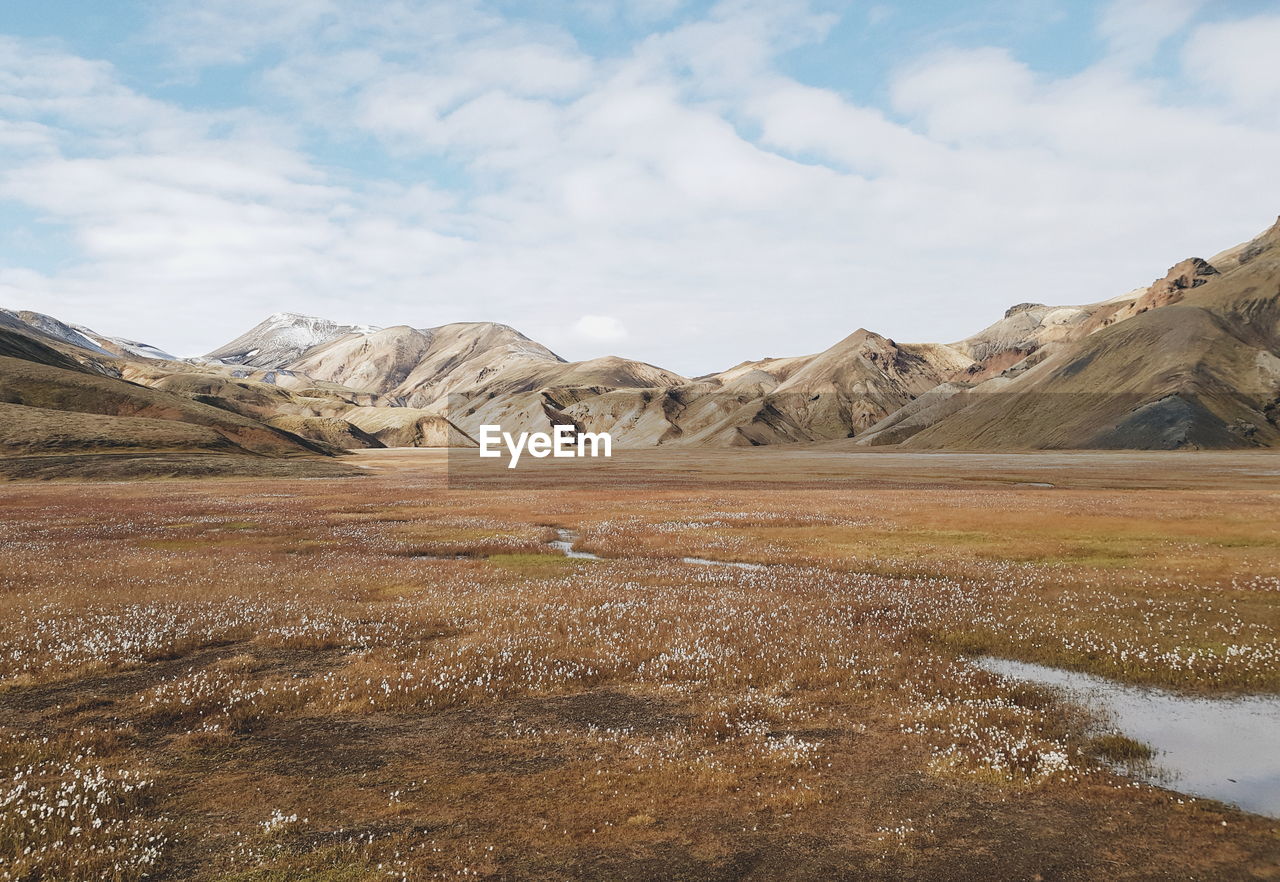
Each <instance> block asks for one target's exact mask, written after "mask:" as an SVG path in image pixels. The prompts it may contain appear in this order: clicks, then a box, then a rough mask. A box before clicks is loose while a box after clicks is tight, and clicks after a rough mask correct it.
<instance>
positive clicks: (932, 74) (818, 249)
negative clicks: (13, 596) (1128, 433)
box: [0, 0, 1280, 376]
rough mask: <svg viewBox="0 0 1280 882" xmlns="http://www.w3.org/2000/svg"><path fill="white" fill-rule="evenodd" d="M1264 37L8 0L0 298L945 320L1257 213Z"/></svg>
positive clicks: (335, 310)
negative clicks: (9, 0)
mask: <svg viewBox="0 0 1280 882" xmlns="http://www.w3.org/2000/svg"><path fill="white" fill-rule="evenodd" d="M1276 46H1280V2H1276V0H1257V2H1254V0H1216V2H1202V0H1103V2H1087V0H1085V2H1048V0H988V2H969V3H966V2H955V0H915V2H909V3H906V2H904V3H887V2H850V0H723V2H693V0H631V2H620V0H562V2H551V0H383V2H378V3H368V2H360V0H163V2H162V0H116V2H112V3H101V2H100V0H42V2H39V3H36V2H26V0H11V2H7V3H4V4H2V5H0V306H7V307H9V308H13V309H33V310H37V311H40V312H45V313H49V314H51V315H54V316H56V317H58V318H61V319H63V320H65V321H70V322H75V323H78V324H83V325H87V326H89V327H92V328H94V329H95V330H97V331H99V332H101V333H104V334H109V335H115V336H124V337H129V338H132V339H138V340H142V341H144V342H147V343H151V344H154V345H157V346H160V347H161V348H163V349H166V350H168V351H170V352H174V353H177V354H179V355H197V354H201V353H203V352H207V351H209V350H212V349H214V348H216V347H217V346H219V345H221V344H222V343H224V342H226V341H228V340H230V339H231V338H233V337H235V336H237V335H238V334H240V333H241V332H243V331H244V330H246V329H248V328H249V327H251V326H252V325H254V324H256V323H257V322H259V321H261V320H262V319H263V318H265V317H266V316H267V315H268V314H270V313H274V312H281V311H289V312H300V313H305V314H308V315H319V316H324V317H327V318H331V319H335V320H338V321H343V322H349V323H352V324H362V323H363V324H375V325H381V326H391V325H400V324H407V325H411V326H413V327H430V326H435V325H440V324H444V323H447V322H453V321H497V322H502V323H505V324H509V325H511V326H513V327H515V328H518V329H519V330H521V331H522V332H524V333H525V334H527V335H529V336H530V337H533V338H534V339H536V340H538V341H540V342H542V343H544V344H546V345H548V346H550V347H551V348H552V349H554V350H555V351H557V352H559V353H560V354H561V355H563V356H564V357H566V358H569V359H583V358H592V357H596V356H600V355H606V354H616V355H623V356H626V357H630V358H637V359H640V360H643V361H648V362H651V363H654V364H658V365H661V366H663V367H666V368H668V369H671V370H675V371H678V372H681V373H684V374H686V375H688V376H693V375H697V374H700V373H706V372H710V371H713V370H718V369H723V368H725V367H728V366H730V365H733V364H736V363H738V362H741V361H744V360H747V359H756V358H762V357H766V356H782V355H799V354H804V353H809V352H816V351H820V350H822V349H825V348H826V347H827V346H830V345H831V344H833V343H835V342H836V341H838V340H840V339H842V338H843V337H845V336H847V335H848V334H850V333H852V332H853V331H854V330H856V329H858V328H867V329H870V330H873V331H876V332H878V333H881V334H884V335H886V336H888V337H891V338H893V339H895V340H897V341H899V342H923V341H937V342H947V341H953V340H958V339H961V338H963V337H966V336H968V335H969V334H972V333H974V332H975V331H977V330H979V329H980V328H982V327H984V326H985V325H987V324H990V323H991V322H992V321H994V320H995V319H997V318H999V317H1000V315H1002V314H1003V311H1004V310H1005V309H1006V308H1007V307H1008V306H1010V305H1012V304H1015V303H1020V302H1026V301H1032V302H1042V303H1055V304H1057V303H1061V304H1068V303H1083V302H1093V301H1097V300H1103V299H1107V298H1109V297H1113V296H1116V295H1119V294H1123V293H1124V292H1126V291H1128V290H1130V289H1132V288H1135V287H1137V286H1140V285H1146V284H1149V283H1150V282H1151V281H1152V280H1154V279H1156V278H1159V277H1160V276H1162V275H1163V274H1164V272H1165V270H1166V268H1167V267H1169V266H1171V265H1172V264H1173V263H1175V262H1177V261H1178V260H1181V259H1183V258H1185V257H1189V256H1192V255H1196V256H1203V257H1208V256H1210V255H1212V254H1213V253H1214V252H1216V251H1219V250H1222V249H1224V248H1227V247H1229V246H1231V245H1234V244H1237V243H1239V242H1242V241H1245V240H1247V239H1249V238H1251V237H1252V236H1253V235H1255V234H1256V233H1258V232H1259V231H1261V230H1262V229H1264V228H1266V227H1267V226H1269V225H1270V224H1271V223H1272V222H1273V221H1274V220H1275V219H1276V216H1277V214H1278V213H1280V163H1278V162H1277V157H1280V52H1277V51H1276V48H1275V47H1276Z"/></svg>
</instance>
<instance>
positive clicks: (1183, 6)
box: [1098, 0, 1208, 65]
mask: <svg viewBox="0 0 1280 882" xmlns="http://www.w3.org/2000/svg"><path fill="white" fill-rule="evenodd" d="M1207 2H1208V0H1112V2H1111V4H1110V5H1109V6H1107V7H1106V9H1105V10H1104V11H1103V13H1102V18H1101V20H1100V21H1099V22H1098V31H1099V33H1100V34H1101V35H1102V37H1103V39H1104V40H1106V41H1107V48H1108V50H1109V53H1110V57H1111V59H1110V60H1112V61H1115V62H1119V63H1121V64H1126V65H1136V64H1144V63H1146V62H1148V61H1150V60H1151V58H1152V56H1154V55H1155V53H1156V51H1157V50H1159V48H1160V46H1161V45H1162V44H1163V43H1164V42H1165V41H1166V40H1168V39H1169V38H1170V37H1172V36H1173V35H1174V34H1176V33H1178V32H1179V31H1181V30H1182V29H1183V28H1184V27H1186V25H1187V23H1188V22H1189V21H1190V20H1191V18H1192V17H1193V16H1194V15H1195V14H1196V13H1197V12H1198V11H1199V10H1200V8H1201V7H1203V6H1204V5H1205V4H1206V3H1207Z"/></svg>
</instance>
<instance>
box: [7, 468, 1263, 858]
mask: <svg viewBox="0 0 1280 882" xmlns="http://www.w3.org/2000/svg"><path fill="white" fill-rule="evenodd" d="M745 455H747V454H744V453H705V454H699V455H698V457H700V458H698V457H695V458H693V459H690V460H688V461H685V462H682V463H681V464H680V466H681V467H680V470H679V472H678V474H677V475H676V476H675V478H674V479H672V480H659V479H658V478H656V477H654V475H655V474H656V473H653V472H649V471H646V470H645V469H643V468H637V469H633V470H632V471H628V472H624V473H623V474H625V475H626V476H627V480H626V482H625V485H623V484H618V483H615V482H613V481H611V480H609V479H605V478H602V479H601V480H600V481H598V482H595V483H593V482H591V481H587V482H585V483H582V484H581V485H578V486H572V487H555V486H548V485H547V484H545V483H540V482H539V481H538V480H536V479H535V477H533V476H525V473H524V470H523V469H522V470H520V472H519V473H516V474H519V475H521V477H512V478H511V479H510V480H509V481H508V482H507V483H506V484H504V485H502V486H501V487H498V488H495V489H484V488H471V489H463V488H459V487H457V486H451V484H450V481H449V480H448V476H447V475H446V473H445V470H444V467H443V457H442V455H440V454H436V453H433V452H431V451H416V452H414V454H413V455H410V454H409V453H405V452H397V451H377V452H369V453H365V454H361V455H359V456H358V457H356V458H355V460H354V461H355V462H357V463H359V464H363V465H367V466H369V468H368V469H366V471H367V474H366V475H365V476H363V477H351V478H331V479H322V480H298V479H290V478H263V479H258V480H253V481H245V480H207V481H154V482H143V483H117V484H65V483H48V484H23V483H11V484H5V485H0V511H3V517H2V518H0V619H2V620H3V623H4V627H3V629H2V630H0V635H2V636H0V690H2V691H0V809H2V815H0V879H4V880H54V879H57V880H79V879H85V880H88V879H94V880H97V879H113V880H135V879H198V880H221V882H229V880H240V882H267V880H287V879H322V880H333V882H337V880H343V882H346V880H366V879H369V880H373V879H452V878H504V879H556V878H576V879H635V880H641V879H654V880H657V879H663V880H668V879H708V878H715V879H759V880H764V879H769V880H772V879H833V878H858V879H878V878H883V879H901V878H913V879H914V878H918V879H939V880H941V879H947V880H952V879H966V878H971V879H991V878H1006V879H1032V878H1046V879H1097V878H1109V879H1152V878H1169V879H1183V878H1191V877H1194V878H1201V879H1213V878H1230V879H1234V878H1269V877H1271V878H1273V877H1274V875H1273V874H1274V872H1275V867H1276V866H1277V865H1280V822H1278V821H1276V820H1275V819H1268V818H1262V817H1258V816H1254V815H1249V814H1246V813H1243V812H1241V811H1238V810H1236V809H1233V808H1231V807H1229V806H1226V805H1222V804H1219V803H1214V802H1211V801H1207V800H1198V799H1194V798H1191V797H1188V796H1185V795H1182V794H1178V793H1176V792H1173V791H1169V790H1163V789H1159V788H1154V787H1151V786H1148V785H1146V784H1140V783H1138V782H1136V781H1135V780H1134V779H1133V778H1131V777H1129V776H1127V775H1126V774H1125V773H1124V769H1123V763H1124V762H1145V761H1147V760H1148V759H1149V757H1148V755H1147V752H1146V750H1145V749H1144V747H1143V746H1142V745H1140V744H1135V743H1131V742H1129V741H1127V740H1126V739H1124V738H1123V737H1121V736H1120V735H1119V734H1118V733H1113V732H1107V731H1105V727H1103V728H1100V727H1099V726H1100V724H1099V721H1097V720H1095V719H1092V718H1091V717H1090V715H1089V712H1088V711H1087V710H1086V709H1083V708H1081V707H1079V706H1076V705H1073V704H1071V703H1069V702H1068V701H1066V700H1065V699H1063V698H1062V697H1060V696H1058V695H1056V694H1054V693H1052V692H1050V691H1046V690H1044V689H1040V688H1036V687H1032V686H1028V685H1025V684H1020V683H1017V682H1014V681H1010V680H1006V679H1002V678H999V677H997V676H994V675H992V674H989V673H986V672H984V671H982V670H980V669H978V668H977V667H975V666H974V665H972V664H971V663H970V659H971V657H972V656H974V655H975V654H984V653H985V654H995V655H1000V656H1006V657H1010V658H1018V659H1024V660H1027V661H1036V662H1043V663H1048V664H1054V665H1060V666H1065V667H1069V668H1073V669H1078V670H1083V671H1089V672H1093V673H1097V674H1102V675H1105V676H1108V677H1112V678H1115V679H1118V680H1121V681H1124V682H1129V683H1136V684H1154V685H1159V686H1162V687H1166V688H1171V689H1176V690H1181V691H1187V692H1195V693H1204V694H1222V693H1237V692H1274V691H1276V690H1277V689H1280V664H1277V662H1278V661H1280V643H1278V639H1280V636H1278V635H1280V621H1278V618H1280V614H1278V612H1277V611H1278V609H1280V607H1278V605H1277V603H1276V598H1277V592H1280V517H1277V514H1278V513H1280V470H1277V469H1276V468H1275V465H1274V458H1273V457H1270V456H1268V455H1267V454H1255V455H1248V454H1172V455H1169V456H1168V457H1165V458H1160V457H1155V456H1151V455H1148V458H1147V459H1133V458H1130V459H1123V455H1119V456H1121V458H1120V459H1117V458H1116V457H1117V455H1106V454H1091V455H1080V456H1079V457H1077V458H1074V459H1073V458H1072V457H1062V456H1060V455H1059V456H1056V457H1055V456H1045V457H1037V456H1026V457H1008V458H1004V459H1002V460H1001V464H1000V466H999V468H995V467H990V466H982V467H980V468H979V467H977V466H974V465H973V463H972V462H969V461H966V463H968V464H965V463H957V462H956V461H953V460H949V459H947V458H935V459H932V460H928V459H921V460H916V461H915V462H917V463H930V464H928V465H917V466H913V467H912V469H903V468H898V469H897V470H896V471H895V470H894V469H892V468H889V467H888V466H889V465H891V461H890V460H886V459H883V458H881V457H879V456H877V455H875V454H867V455H861V456H856V455H855V456H845V457H839V458H837V459H838V462H837V460H833V459H832V458H830V457H829V456H827V455H825V454H815V456H816V457H820V459H815V460H814V462H819V461H820V462H822V463H824V464H825V465H824V466H823V467H824V468H828V469H834V472H832V473H831V474H826V475H824V476H823V477H822V479H821V480H814V479H813V475H814V472H813V470H812V463H810V464H808V465H806V463H805V461H804V459H803V456H801V455H799V454H796V453H794V452H790V453H788V452H781V451H779V452H774V453H762V454H759V455H756V457H755V458H754V459H752V460H750V461H749V465H748V466H746V467H743V469H742V471H741V472H737V471H734V470H732V469H729V470H727V471H726V470H724V469H723V468H721V467H722V466H723V464H724V463H725V462H729V461H730V460H732V461H733V462H736V463H742V462H744V459H743V457H744V456H745ZM821 457H826V458H821ZM695 459H696V462H695ZM1152 460H1154V461H1157V462H1158V463H1159V465H1158V466H1157V467H1151V466H1150V462H1151V461H1152ZM833 462H836V463H837V464H835V465H832V463H833ZM698 463H702V467H695V466H697V464H698ZM1117 463H1118V465H1117ZM1135 463H1137V464H1139V465H1140V466H1141V467H1140V468H1138V467H1135ZM1144 463H1145V465H1143V464H1144ZM623 466H624V467H625V463H624V464H623ZM615 474H617V473H615ZM1036 484H1054V485H1055V486H1053V487H1043V486H1034V485H1036ZM1118 488H1123V489H1118ZM558 530H571V531H574V532H575V533H576V534H577V535H578V540H577V542H578V547H579V548H581V549H583V550H587V551H593V552H595V553H596V554H598V555H599V556H600V557H601V559H600V560H583V559H568V558H566V557H564V556H563V555H561V554H559V553H558V552H557V551H556V550H555V549H554V548H552V547H550V546H549V545H548V542H549V541H550V540H553V539H555V538H556V536H557V535H558V534H557V531H558ZM686 557H698V558H706V559H712V560H717V561H737V562H748V563H757V564H764V565H766V566H764V567H762V568H759V569H744V568H735V567H728V566H715V565H698V564H691V563H687V562H685V561H684V560H683V559H684V558H686ZM1117 764H1119V765H1117ZM1268 874H1272V875H1271V876H1268Z"/></svg>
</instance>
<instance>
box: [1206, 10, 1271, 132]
mask: <svg viewBox="0 0 1280 882" xmlns="http://www.w3.org/2000/svg"><path fill="white" fill-rule="evenodd" d="M1183 65H1184V67H1185V68H1186V71H1187V74H1188V76H1190V77H1191V78H1193V79H1195V80H1197V81H1199V82H1201V83H1203V84H1205V85H1206V86H1207V87H1209V88H1210V89H1211V90H1213V91H1214V92H1216V93H1217V94H1218V95H1219V96H1222V97H1225V98H1226V99H1227V100H1228V101H1230V102H1231V103H1232V104H1234V105H1235V106H1236V107H1238V108H1240V109H1242V110H1244V111H1248V112H1255V111H1256V112H1259V113H1261V114H1263V115H1264V116H1266V117H1268V118H1269V121H1270V122H1271V123H1273V124H1274V123H1277V122H1280V15H1261V16H1256V17H1254V18H1248V19H1241V20H1239V21H1225V22H1215V23H1212V24H1206V25H1202V26H1201V27H1199V28H1196V30H1195V32H1194V33H1193V34H1192V35H1191V39H1190V40H1189V41H1188V43H1187V46H1186V49H1185V52H1184V56H1183Z"/></svg>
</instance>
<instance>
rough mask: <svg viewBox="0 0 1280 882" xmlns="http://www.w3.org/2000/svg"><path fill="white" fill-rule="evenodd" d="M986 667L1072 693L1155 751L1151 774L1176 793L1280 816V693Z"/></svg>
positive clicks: (1024, 666)
mask: <svg viewBox="0 0 1280 882" xmlns="http://www.w3.org/2000/svg"><path fill="white" fill-rule="evenodd" d="M974 663H975V664H976V665H978V666H979V667H981V668H983V669H984V670H987V671H991V672H992V673H996V674H1002V675H1004V676H1006V677H1012V678H1014V679H1018V680H1027V681H1031V682H1034V683H1040V684H1042V685H1045V686H1052V687H1057V688H1059V689H1063V690H1065V691H1066V692H1067V693H1069V694H1070V695H1071V696H1072V697H1073V698H1075V699H1077V700H1079V701H1081V702H1083V703H1085V704H1087V705H1089V706H1090V707H1093V708H1095V709H1097V710H1099V711H1101V712H1102V713H1103V714H1104V715H1105V716H1106V717H1107V718H1108V720H1109V722H1110V723H1111V724H1112V725H1114V726H1115V728H1116V729H1118V730H1120V731H1121V732H1123V733H1124V734H1125V735H1128V736H1129V737H1130V738H1134V739H1137V740H1138V741H1141V742H1144V743H1146V744H1148V745H1150V746H1151V747H1152V748H1154V749H1155V751H1156V754H1155V757H1154V759H1153V762H1154V765H1155V768H1154V769H1152V771H1151V773H1150V774H1146V775H1143V777H1145V778H1146V779H1147V780H1148V781H1150V782H1151V783H1153V784H1157V785H1159V786H1161V787H1167V788H1169V789H1170V790H1177V791H1179V792H1181V793H1189V794H1192V795H1194V796H1204V797H1209V798H1211V799H1218V800H1221V801H1223V802H1229V803H1232V804H1233V805H1237V806H1239V807H1240V808H1242V809H1245V810H1246V811H1251V812H1256V813H1258V814H1261V815H1269V816H1271V817H1280V696H1277V695H1267V696H1251V697H1246V698H1192V697H1187V696H1182V695H1176V694H1174V693H1171V692H1165V691H1163V690H1160V689H1147V688H1142V687H1137V686H1125V685H1121V684H1119V683H1115V682H1113V681H1111V680H1107V679H1105V678H1103V677H1095V676H1092V675H1090V674H1082V673H1078V672H1075V671H1064V670H1061V669H1059V668H1051V667H1046V666H1044V665H1035V664H1029V663H1027V662H1018V661H1009V660H1008V659H1000V658H981V659H977V660H975V662H974Z"/></svg>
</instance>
